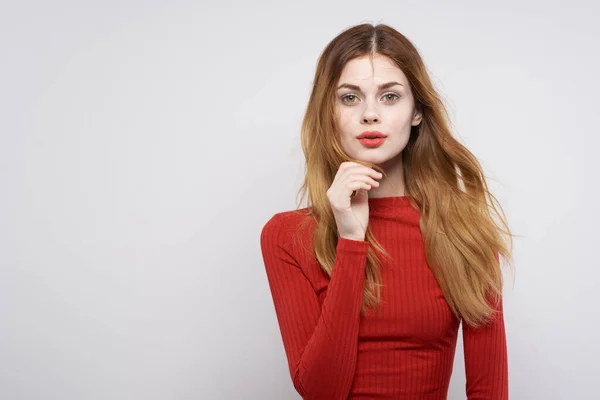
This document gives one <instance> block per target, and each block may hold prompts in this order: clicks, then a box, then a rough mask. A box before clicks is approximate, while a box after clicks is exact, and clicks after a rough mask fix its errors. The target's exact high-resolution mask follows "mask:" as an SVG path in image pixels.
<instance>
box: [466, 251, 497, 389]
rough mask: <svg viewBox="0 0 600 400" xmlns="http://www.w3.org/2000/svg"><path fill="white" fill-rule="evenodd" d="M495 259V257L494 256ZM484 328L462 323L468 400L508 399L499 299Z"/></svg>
mask: <svg viewBox="0 0 600 400" xmlns="http://www.w3.org/2000/svg"><path fill="white" fill-rule="evenodd" d="M496 258H498V256H496ZM495 309H496V310H497V311H498V312H497V313H496V315H495V318H494V320H492V322H491V323H490V324H488V325H485V326H481V327H479V328H473V327H471V326H468V325H467V324H464V323H463V327H462V331H463V345H464V352H465V353H464V359H465V373H466V378H467V382H466V393H467V399H468V400H507V399H508V355H507V346H506V332H505V327H504V309H503V303H502V297H501V298H500V301H499V302H498V303H497V305H496V307H495Z"/></svg>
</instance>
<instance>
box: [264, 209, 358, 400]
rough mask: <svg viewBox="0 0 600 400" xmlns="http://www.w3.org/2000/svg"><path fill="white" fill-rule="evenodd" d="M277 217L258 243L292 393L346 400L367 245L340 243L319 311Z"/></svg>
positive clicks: (313, 292) (354, 363)
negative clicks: (293, 389) (289, 375)
mask: <svg viewBox="0 0 600 400" xmlns="http://www.w3.org/2000/svg"><path fill="white" fill-rule="evenodd" d="M283 228H284V226H283V225H282V223H281V222H280V220H279V219H278V217H277V215H276V216H274V217H273V218H271V220H269V221H268V222H267V223H266V225H265V226H264V227H263V230H262V233H261V237H260V241H261V249H262V254H263V260H264V264H265V269H266V273H267V278H268V282H269V287H270V290H271V294H272V297H273V302H274V306H275V312H276V315H277V320H278V323H279V328H280V331H281V336H282V340H283V345H284V349H285V352H286V356H287V360H288V366H289V370H290V374H291V377H292V381H293V384H294V388H295V389H296V391H297V392H298V393H299V394H300V395H301V396H302V397H303V398H304V399H310V400H317V399H324V400H325V399H326V400H336V399H340V400H341V399H346V398H347V397H348V393H349V391H350V388H351V386H352V381H353V378H354V371H355V366H356V353H357V346H358V328H359V320H360V315H359V312H360V306H361V304H362V298H363V290H364V282H365V268H364V267H365V263H366V259H367V251H368V248H369V243H368V242H365V241H355V240H350V239H344V238H339V239H338V242H337V248H336V250H337V253H336V259H335V264H334V267H333V270H332V273H331V279H330V281H329V285H328V290H327V296H326V298H325V300H324V301H323V307H322V308H321V307H320V306H319V302H318V298H317V294H316V293H315V291H314V289H313V287H312V285H311V283H310V282H309V280H308V279H307V278H306V276H305V275H304V272H303V270H302V268H301V267H300V266H299V265H298V263H297V261H296V260H295V258H294V256H293V255H292V254H291V252H290V251H289V250H288V249H287V247H286V242H285V240H284V239H285V238H284V230H283Z"/></svg>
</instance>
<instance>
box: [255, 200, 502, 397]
mask: <svg viewBox="0 0 600 400" xmlns="http://www.w3.org/2000/svg"><path fill="white" fill-rule="evenodd" d="M304 211H306V209H302V210H299V211H296V210H294V211H286V212H281V213H277V214H275V215H274V216H273V217H272V218H271V219H270V220H269V221H268V222H267V223H266V224H265V225H264V227H263V229H262V232H261V236H260V242H261V249H262V255H263V259H264V265H265V268H266V274H267V278H268V282H269V287H270V290H271V294H272V297H273V302H274V308H275V313H276V316H277V321H278V324H279V328H280V330H281V336H282V341H283V346H284V349H285V353H286V356H287V361H288V366H289V371H290V374H291V378H292V382H293V385H294V388H295V389H296V390H297V392H298V393H299V394H300V395H301V396H302V397H303V399H310V400H317V399H323V400H337V399H414V400H429V399H430V400H434V399H435V400H442V399H444V400H445V399H446V398H447V393H448V385H449V382H450V377H451V374H452V368H453V360H454V355H455V349H456V340H457V335H458V327H459V325H460V320H459V319H457V318H456V317H455V316H454V315H453V314H452V312H451V310H450V308H449V306H448V304H447V302H446V300H445V298H444V296H443V293H442V290H441V289H440V287H439V285H438V283H437V281H436V279H435V277H434V276H433V273H432V272H431V270H430V268H429V266H428V264H427V262H426V260H425V254H424V246H423V237H422V235H421V231H420V228H419V216H420V214H419V211H417V210H415V209H414V208H412V207H411V206H410V204H409V197H408V196H401V197H380V198H371V199H369V225H370V226H371V229H372V231H373V233H374V235H375V236H376V237H377V239H378V240H379V241H380V243H381V244H382V245H383V246H384V248H385V249H386V250H387V251H388V253H389V254H390V255H391V256H392V258H393V262H390V261H389V260H387V259H385V258H384V257H381V261H382V265H381V273H382V283H383V284H384V285H385V286H383V287H381V298H382V303H381V304H380V306H379V310H378V311H376V312H374V311H372V310H371V309H367V310H368V311H367V314H366V315H364V316H362V315H360V306H361V302H362V294H363V289H364V283H365V273H364V271H365V268H364V267H365V263H366V257H367V250H368V248H369V246H370V244H369V243H368V242H366V241H356V240H350V239H344V238H338V241H337V251H336V258H335V264H334V267H333V271H332V274H331V278H329V277H328V276H327V274H326V273H325V272H323V271H322V270H321V268H320V267H319V265H318V263H317V261H316V259H315V258H314V256H313V255H312V253H311V252H312V249H313V246H312V239H311V238H312V231H313V230H314V227H315V225H316V224H315V222H314V221H311V222H310V223H309V224H308V225H307V228H305V229H303V230H299V231H298V234H299V235H300V236H299V238H300V240H301V242H302V243H301V244H302V245H300V243H298V241H294V240H293V235H294V234H295V232H296V230H298V227H299V223H300V221H301V220H302V219H303V218H305V217H304V216H303V215H302V212H304ZM304 247H306V249H305V248H304ZM498 309H499V310H500V311H502V303H500V304H499V307H498ZM462 334H463V343H464V361H465V370H466V394H467V398H468V399H469V400H475V399H508V363H507V347H506V336H505V329H504V317H503V313H502V312H500V313H498V314H497V318H496V319H495V320H494V322H493V323H492V324H490V325H488V326H485V327H481V328H479V329H473V328H471V327H469V326H467V325H466V324H463V328H462Z"/></svg>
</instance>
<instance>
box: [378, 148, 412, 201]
mask: <svg viewBox="0 0 600 400" xmlns="http://www.w3.org/2000/svg"><path fill="white" fill-rule="evenodd" d="M378 166H379V167H380V168H381V169H383V171H384V172H385V173H386V175H387V177H386V176H384V177H383V178H381V179H380V180H379V187H377V188H372V189H371V190H369V198H370V199H371V198H377V197H395V196H405V195H406V192H405V190H404V168H403V166H402V153H400V154H398V156H397V157H394V158H393V159H391V160H388V161H386V162H385V163H381V164H378Z"/></svg>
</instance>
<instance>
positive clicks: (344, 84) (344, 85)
mask: <svg viewBox="0 0 600 400" xmlns="http://www.w3.org/2000/svg"><path fill="white" fill-rule="evenodd" d="M396 85H400V86H404V85H403V84H401V83H399V82H387V83H383V84H381V85H379V86H377V90H384V89H387V88H390V87H392V86H396ZM343 88H348V89H352V90H356V91H358V92H361V93H362V90H361V89H360V87H358V86H356V85H351V84H349V83H342V84H341V85H340V86H338V88H337V90H340V89H343Z"/></svg>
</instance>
